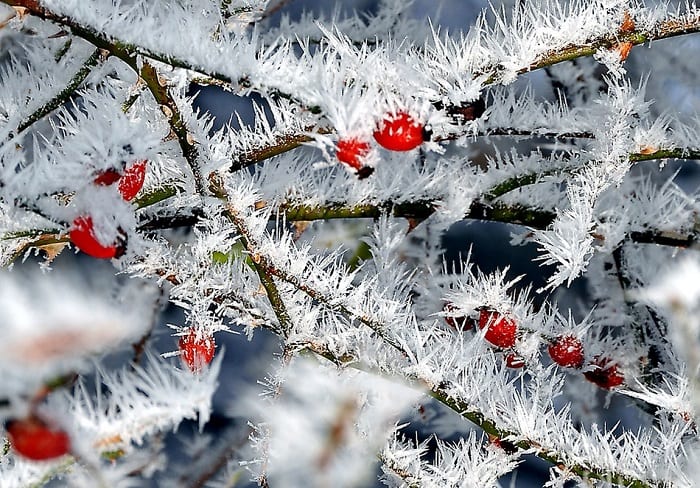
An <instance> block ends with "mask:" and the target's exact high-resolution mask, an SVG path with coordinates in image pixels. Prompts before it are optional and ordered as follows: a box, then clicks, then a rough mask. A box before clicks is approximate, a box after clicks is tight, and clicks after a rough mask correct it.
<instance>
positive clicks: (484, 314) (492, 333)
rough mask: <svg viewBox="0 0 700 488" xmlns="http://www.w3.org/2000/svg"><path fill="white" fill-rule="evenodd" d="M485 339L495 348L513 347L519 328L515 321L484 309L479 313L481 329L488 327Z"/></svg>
mask: <svg viewBox="0 0 700 488" xmlns="http://www.w3.org/2000/svg"><path fill="white" fill-rule="evenodd" d="M487 326H488V329H486V334H485V335H484V338H485V339H486V340H487V341H489V342H490V343H491V344H493V345H494V346H498V347H503V348H507V347H513V346H514V345H515V333H516V332H517V330H518V326H517V325H516V323H515V321H514V320H513V319H512V318H510V317H507V316H504V315H501V314H500V313H499V312H496V311H495V310H486V309H482V310H481V311H480V312H479V328H480V329H483V328H484V327H487Z"/></svg>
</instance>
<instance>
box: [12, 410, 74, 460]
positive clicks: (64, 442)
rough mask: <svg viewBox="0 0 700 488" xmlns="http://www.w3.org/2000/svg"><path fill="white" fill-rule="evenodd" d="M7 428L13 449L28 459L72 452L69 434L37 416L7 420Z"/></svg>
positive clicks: (51, 456)
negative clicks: (47, 423)
mask: <svg viewBox="0 0 700 488" xmlns="http://www.w3.org/2000/svg"><path fill="white" fill-rule="evenodd" d="M6 429H7V434H8V437H9V438H10V444H12V449H14V451H15V452H16V453H17V454H19V455H20V456H22V457H25V458H27V459H31V460H33V461H43V460H46V459H54V458H57V457H59V456H63V455H64V454H68V453H69V452H70V438H69V437H68V434H66V433H65V432H64V431H62V430H60V429H53V428H51V427H49V426H48V425H46V423H45V422H43V421H42V420H40V419H38V418H36V417H28V418H26V419H21V420H10V421H9V422H7V425H6Z"/></svg>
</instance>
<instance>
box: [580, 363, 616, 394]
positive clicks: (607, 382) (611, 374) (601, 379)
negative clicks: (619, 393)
mask: <svg viewBox="0 0 700 488" xmlns="http://www.w3.org/2000/svg"><path fill="white" fill-rule="evenodd" d="M592 366H593V369H592V370H591V371H586V372H584V373H583V376H585V377H586V379H587V380H588V381H590V382H591V383H594V384H596V385H598V386H599V387H601V388H605V389H606V390H609V389H611V388H615V387H616V386H620V385H621V384H622V383H624V381H625V377H624V375H623V374H622V373H620V371H619V370H618V368H617V364H616V363H614V362H613V361H611V360H610V359H608V358H606V357H603V356H596V357H595V358H593V363H592Z"/></svg>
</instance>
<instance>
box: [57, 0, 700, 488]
mask: <svg viewBox="0 0 700 488" xmlns="http://www.w3.org/2000/svg"><path fill="white" fill-rule="evenodd" d="M521 1H522V0H508V1H504V2H500V3H499V2H493V3H495V4H496V7H497V8H500V7H501V6H504V7H505V8H506V9H510V8H513V7H514V5H515V4H517V3H519V2H521ZM377 3H378V0H344V1H341V2H339V5H340V8H341V9H342V11H346V12H350V11H352V10H357V11H358V12H364V13H366V14H372V13H373V12H376V9H377ZM672 3H681V2H672ZM271 4H275V2H274V0H273V1H272V2H271ZM334 8H336V4H335V2H333V1H331V0H288V1H286V2H284V6H283V7H282V8H281V9H279V11H276V12H275V14H274V15H273V16H272V17H271V18H270V19H269V22H270V24H271V25H276V24H278V23H279V22H280V20H281V19H282V17H283V16H289V18H291V19H292V20H293V19H298V18H300V16H301V15H302V12H305V11H306V12H313V13H314V14H315V15H318V16H319V17H321V16H323V15H324V14H325V15H329V14H330V12H331V11H333V9H334ZM488 8H489V3H488V2H486V1H481V0H439V1H436V0H414V1H413V3H412V4H411V7H410V9H409V12H410V15H411V16H413V17H415V18H416V19H423V20H424V21H425V22H426V23H427V19H431V21H432V22H433V25H435V26H436V27H439V28H440V29H441V30H445V29H449V31H450V32H451V33H457V32H459V31H464V32H466V31H468V30H469V28H470V26H472V25H473V24H474V22H475V20H476V18H477V16H478V15H479V14H480V13H481V12H482V10H484V9H488ZM341 17H342V15H341ZM697 37H698V36H695V37H693V36H689V37H683V38H679V39H670V40H666V41H660V42H658V43H655V44H654V51H655V55H654V56H653V58H652V57H651V56H648V55H647V54H648V53H647V52H644V49H645V48H638V49H634V50H632V53H631V55H630V58H629V60H628V62H627V63H626V67H627V69H628V72H629V74H630V77H631V78H632V79H633V80H636V81H637V82H638V81H639V80H642V79H646V80H647V84H648V93H649V98H652V99H656V100H657V102H658V104H657V106H658V107H673V110H676V111H677V112H678V113H685V114H692V113H697V112H698V111H700V90H698V89H697V79H695V81H694V82H693V81H691V80H693V75H694V73H693V72H689V73H688V74H687V76H668V73H669V72H671V73H676V72H677V70H683V69H685V68H684V67H683V66H684V65H685V64H687V63H681V62H678V60H679V59H680V58H683V57H684V56H687V53H697V52H699V51H698V49H699V48H700V45H699V44H700V43H698V40H697ZM686 61H687V59H686ZM647 77H648V78H647ZM684 80H686V81H684ZM517 83H518V84H520V85H522V86H523V87H524V86H526V85H528V84H530V85H531V86H532V87H534V89H535V92H536V93H538V94H539V95H540V96H542V97H543V98H549V99H554V97H555V96H556V95H555V92H554V90H553V89H552V84H551V81H550V80H549V79H548V77H547V75H546V73H545V72H544V70H539V71H537V72H535V73H532V74H530V75H527V76H523V77H521V79H519V80H518V82H517ZM190 94H191V95H197V98H196V102H195V104H196V106H197V107H198V108H199V109H201V110H202V111H205V112H208V113H210V114H211V115H213V116H214V117H215V120H216V122H215V124H214V127H213V130H216V129H219V128H220V127H221V126H223V125H224V124H229V123H230V124H231V125H232V126H234V127H236V126H237V125H238V122H237V117H235V116H233V115H234V114H238V116H240V119H241V120H242V121H243V123H244V124H252V122H253V108H252V104H253V103H260V104H263V105H264V101H263V100H261V99H260V98H259V97H238V96H235V95H233V94H231V93H228V92H225V91H223V90H221V89H219V88H217V87H211V86H209V87H202V86H192V88H191V92H190ZM499 144H502V147H507V145H508V144H515V143H514V142H513V141H507V140H505V141H503V142H500V143H499ZM517 144H519V145H523V147H527V144H529V145H530V146H532V147H533V148H534V147H536V146H539V145H542V147H544V148H546V144H547V142H546V141H540V140H534V141H530V142H525V143H524V142H518V143H517ZM303 150H308V149H303ZM475 150H476V151H477V154H478V152H479V151H481V152H483V153H488V152H492V151H493V148H492V147H491V146H489V145H486V144H481V143H479V142H476V143H475ZM476 159H478V156H477V157H476ZM675 171H679V172H680V173H679V176H678V177H677V178H676V181H677V182H678V183H679V184H681V186H683V187H685V189H695V188H697V187H698V186H700V172H698V170H697V169H696V166H695V165H692V166H691V165H685V166H680V165H678V164H675V163H674V162H669V164H668V165H667V166H666V167H665V168H664V170H663V172H662V173H660V177H663V175H668V174H670V173H672V172H675ZM513 230H514V229H512V228H511V227H510V226H508V225H504V224H498V223H487V222H478V221H464V222H460V223H458V224H455V225H454V226H453V227H452V228H451V229H450V230H449V232H447V233H446V235H445V236H444V246H445V260H446V261H447V262H448V263H451V262H458V261H459V260H460V257H462V256H465V255H466V254H467V253H468V252H470V251H471V257H472V262H474V263H475V264H476V265H477V266H478V267H479V268H481V269H482V270H483V271H486V272H488V271H493V270H495V269H496V268H504V267H506V266H509V267H510V270H509V275H510V277H515V276H518V275H525V276H526V278H525V279H524V280H523V281H522V284H523V286H525V285H530V286H532V288H533V289H537V288H539V287H541V286H543V285H544V283H545V276H546V275H547V274H548V270H547V269H543V268H542V267H541V266H539V265H538V264H537V263H536V262H534V261H533V260H534V258H535V257H536V256H537V254H538V253H537V249H536V248H535V246H534V245H524V246H511V245H510V240H511V232H512V231H513ZM518 230H521V229H518ZM182 232H187V230H183V231H182ZM64 266H65V267H71V268H72V267H74V266H82V267H83V268H84V269H89V270H90V274H91V275H95V274H104V275H105V276H113V268H112V267H111V265H110V264H109V263H103V262H97V261H96V260H94V259H91V258H89V257H85V256H83V255H81V254H78V255H69V253H64V254H63V255H62V256H61V259H59V260H58V261H57V262H56V263H55V265H54V267H55V268H58V269H60V268H61V267H64ZM118 279H123V278H118ZM585 293H586V283H585V278H581V279H579V280H577V282H575V283H574V284H573V285H572V287H571V288H570V289H569V290H568V291H566V292H565V293H564V294H562V296H561V297H559V301H560V303H563V304H570V305H571V306H573V307H574V308H575V305H576V304H577V301H578V300H580V299H581V298H582V297H585ZM161 320H162V322H163V324H158V326H156V328H155V331H156V332H155V334H154V336H153V339H152V343H153V346H154V349H155V350H157V351H158V352H161V353H167V352H170V351H174V350H177V338H175V337H173V336H172V335H171V332H172V331H171V330H170V329H168V328H167V327H165V326H163V325H164V324H177V325H182V324H184V323H185V319H184V315H183V313H182V311H181V310H180V309H178V308H177V307H175V306H172V305H170V306H169V307H168V308H167V309H166V311H165V313H164V314H163V316H162V318H161ZM216 340H217V344H218V346H219V351H225V357H224V364H223V365H222V368H221V375H220V378H219V382H220V387H219V390H218V393H217V396H216V397H215V402H214V404H215V407H214V414H213V416H212V421H211V422H210V423H209V425H207V427H206V431H207V432H210V433H211V434H212V435H213V436H214V437H222V438H225V439H229V441H230V442H234V441H233V439H234V437H235V435H234V434H230V433H232V432H236V433H238V432H240V430H241V427H242V426H241V425H236V423H237V421H236V420H232V419H231V412H230V411H229V407H230V405H231V404H233V403H235V402H236V399H237V397H238V396H239V395H240V394H241V392H244V391H250V390H251V389H255V388H259V387H258V386H257V382H258V381H260V380H262V379H263V378H264V377H265V374H266V372H267V371H268V370H269V369H270V367H271V366H272V365H273V363H274V362H275V361H277V359H278V356H279V353H280V346H279V342H278V340H277V338H276V337H275V336H273V335H272V334H271V333H268V332H266V331H265V330H262V329H259V330H257V331H256V333H255V335H254V337H253V338H252V340H248V338H247V337H246V336H245V335H243V334H241V335H236V334H219V335H217V338H216ZM130 356H131V351H125V352H124V353H122V354H115V355H114V356H113V357H111V358H109V360H108V361H109V362H111V363H112V364H114V366H115V367H117V366H120V365H122V364H124V362H125V361H126V360H128V359H129V358H130ZM601 396H604V395H603V393H601ZM423 407H424V412H423V413H422V414H421V415H420V416H415V418H410V419H407V420H409V421H410V422H411V423H410V425H409V426H408V427H407V428H406V433H407V436H408V437H413V438H415V437H416V436H417V437H418V438H419V439H422V438H426V437H427V435H428V434H429V433H430V432H433V430H432V429H433V427H428V426H425V424H426V423H427V424H430V423H431V422H436V421H437V420H436V419H439V418H440V417H441V412H442V413H445V411H444V407H442V406H441V405H439V404H436V403H434V402H431V401H428V400H426V403H425V404H424V405H423ZM608 417H609V419H610V422H611V423H614V422H617V421H622V423H623V424H624V425H628V426H634V425H636V424H638V423H639V422H640V420H639V419H640V414H639V413H638V410H637V409H636V408H630V405H629V403H628V401H627V400H624V399H619V398H617V397H616V398H614V400H613V402H612V404H611V406H610V409H609V415H608ZM424 427H425V428H424ZM466 428H469V427H468V426H466ZM197 430H198V426H197V425H196V424H195V423H187V422H186V423H183V424H182V425H181V426H180V428H179V430H178V431H177V432H175V433H172V434H169V435H168V436H167V437H166V438H165V439H163V442H165V443H166V444H167V446H168V449H169V452H170V456H169V457H170V458H171V463H173V464H177V463H179V462H181V463H182V464H183V466H187V465H188V464H187V463H189V462H190V455H191V454H192V450H191V448H190V447H188V446H187V443H188V441H187V439H189V434H190V433H191V434H194V433H196V432H197ZM236 435H237V434H236ZM229 436H231V437H230V438H229ZM193 437H195V436H193ZM238 440H240V439H238ZM244 440H245V439H243V441H244ZM550 467H551V466H550V465H549V464H547V463H545V462H544V461H540V460H539V459H537V458H533V457H531V456H529V457H526V460H525V462H524V463H523V465H522V466H521V467H520V468H519V469H518V470H517V475H516V476H515V477H513V476H508V477H506V478H505V479H503V480H502V484H503V485H504V486H517V487H526V488H529V487H540V486H543V485H544V484H545V483H546V482H547V481H548V479H549V475H548V470H549V469H550ZM194 471H196V470H194ZM377 473H379V471H378V470H377ZM183 476H184V475H183ZM173 482H174V480H173V479H172V478H168V479H167V480H166V479H164V478H163V475H162V474H159V473H156V474H155V476H154V478H153V479H152V480H151V484H152V486H200V485H198V484H197V480H195V479H189V478H187V477H186V476H185V477H184V478H181V479H179V480H175V482H176V485H173V484H172V483H173ZM56 486H60V482H56ZM237 486H247V485H246V484H245V483H244V481H243V479H242V480H241V481H240V483H239V484H238V485H237ZM249 486H254V485H253V484H250V485H249ZM368 486H369V487H371V486H381V485H380V484H379V483H378V482H376V483H373V484H369V485H368Z"/></svg>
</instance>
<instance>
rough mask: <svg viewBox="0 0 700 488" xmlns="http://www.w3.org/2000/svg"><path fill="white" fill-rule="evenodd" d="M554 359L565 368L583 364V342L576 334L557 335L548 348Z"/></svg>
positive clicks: (578, 366) (577, 366)
mask: <svg viewBox="0 0 700 488" xmlns="http://www.w3.org/2000/svg"><path fill="white" fill-rule="evenodd" d="M547 350H548V351H549V355H550V356H551V358H552V361H554V362H555V363H557V364H558V365H559V366H563V367H565V368H580V367H581V366H583V343H582V342H581V339H579V338H578V337H576V336H574V335H565V336H559V337H557V338H556V339H555V340H554V342H552V343H551V344H550V345H549V347H548V348H547Z"/></svg>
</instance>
